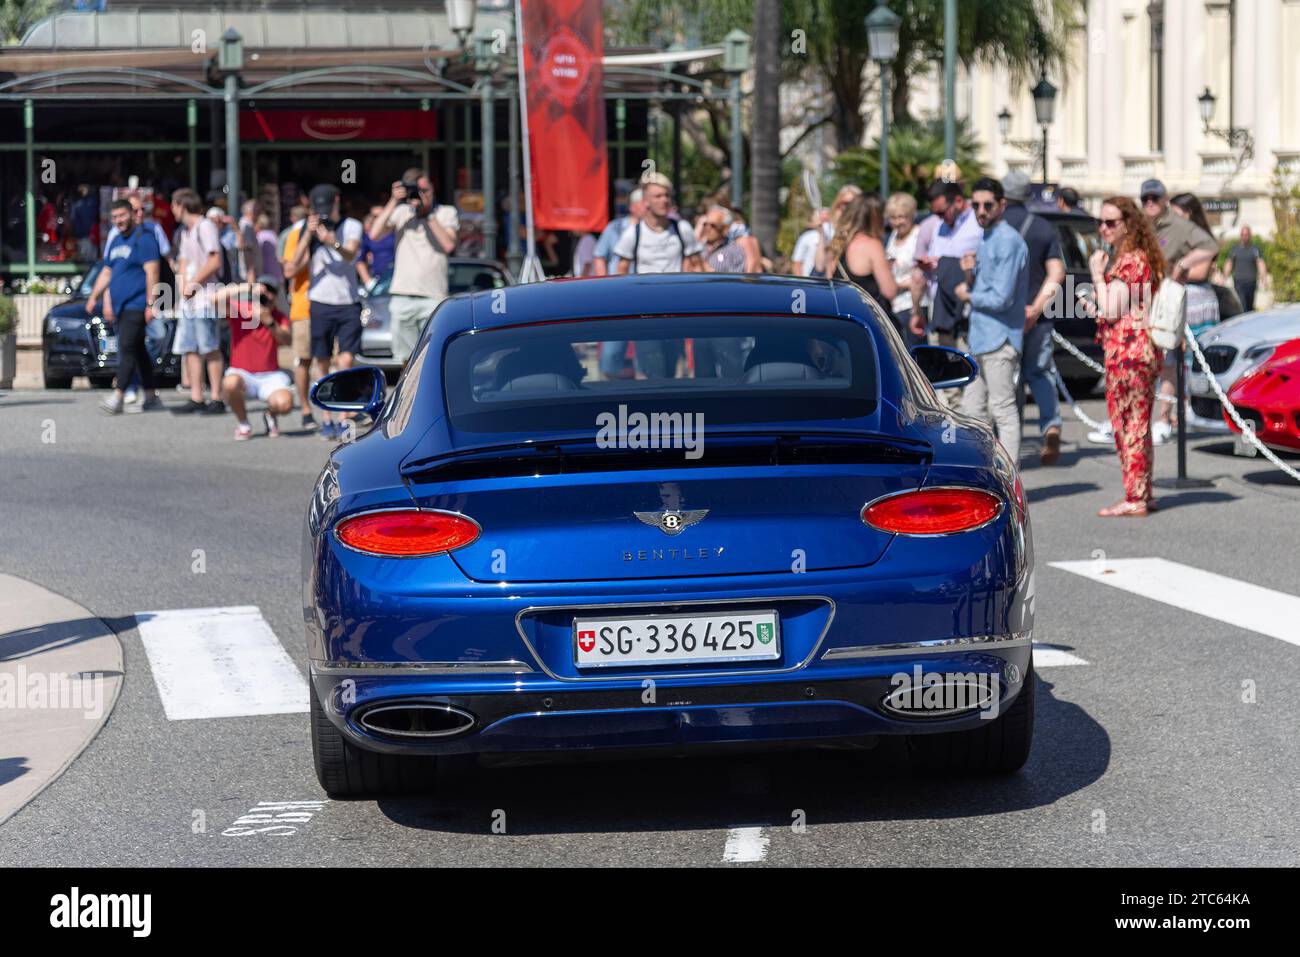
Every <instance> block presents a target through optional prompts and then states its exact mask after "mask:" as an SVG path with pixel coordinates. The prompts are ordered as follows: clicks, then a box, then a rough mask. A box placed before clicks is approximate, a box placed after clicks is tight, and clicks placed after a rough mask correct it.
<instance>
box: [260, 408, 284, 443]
mask: <svg viewBox="0 0 1300 957" xmlns="http://www.w3.org/2000/svg"><path fill="white" fill-rule="evenodd" d="M262 424H263V425H264V426H266V437H267V438H268V439H278V438H279V437H280V423H279V422H277V421H275V416H273V415H272V414H271V413H270V412H263V413H262Z"/></svg>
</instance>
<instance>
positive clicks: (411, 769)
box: [311, 687, 438, 798]
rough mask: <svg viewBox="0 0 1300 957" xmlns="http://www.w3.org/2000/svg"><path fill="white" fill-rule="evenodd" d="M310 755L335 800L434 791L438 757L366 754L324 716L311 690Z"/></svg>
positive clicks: (327, 792) (318, 773)
mask: <svg viewBox="0 0 1300 957" xmlns="http://www.w3.org/2000/svg"><path fill="white" fill-rule="evenodd" d="M311 752H312V760H313V761H314V763H315V765H316V777H317V779H318V780H319V781H320V785H321V787H323V788H324V789H325V793H326V794H328V795H329V796H330V797H332V798H368V797H379V796H381V795H394V794H417V793H420V792H422V791H431V790H432V789H433V785H434V780H435V777H436V775H437V770H438V764H437V759H436V758H430V757H408V756H405V755H396V754H379V753H377V752H374V751H365V750H363V749H361V748H358V747H357V746H356V745H354V744H352V743H351V742H350V741H348V739H347V738H345V737H344V736H343V732H341V731H340V730H339V729H338V728H336V727H334V725H333V723H332V722H331V721H330V719H329V718H328V717H326V715H325V709H324V707H323V706H322V705H321V703H320V699H319V698H317V697H316V689H315V687H313V688H312V689H311Z"/></svg>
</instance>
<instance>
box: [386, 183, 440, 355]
mask: <svg viewBox="0 0 1300 957" xmlns="http://www.w3.org/2000/svg"><path fill="white" fill-rule="evenodd" d="M459 229H460V220H459V218H458V216H457V214H456V207H454V206H439V205H438V204H437V202H436V201H435V199H434V195H433V183H432V182H430V180H429V176H428V174H427V173H425V172H424V170H421V169H408V170H407V171H406V172H405V173H403V174H402V178H401V180H400V181H399V182H396V183H394V184H393V192H392V195H391V196H390V197H389V199H388V204H387V205H386V206H385V207H384V208H383V209H382V210H381V211H380V213H379V215H378V216H376V217H375V221H374V223H373V224H372V225H371V227H370V238H371V239H372V240H373V241H375V242H378V241H379V240H381V239H383V238H384V237H385V236H387V235H388V234H389V233H390V232H391V233H395V234H396V236H397V248H396V250H395V252H394V259H393V281H392V283H391V284H390V286H389V292H390V299H389V306H388V311H389V315H390V316H391V321H392V335H393V358H394V359H398V360H400V361H401V362H403V363H404V362H406V361H407V360H408V359H409V358H410V357H411V351H412V350H413V349H414V348H415V343H416V342H417V341H418V340H419V338H420V333H421V332H422V331H423V330H424V324H425V323H426V322H427V321H428V319H429V316H430V315H432V314H433V310H434V309H436V308H437V307H438V303H440V302H442V300H444V299H446V298H447V271H448V258H447V257H448V256H450V255H451V253H453V252H454V251H455V249H456V234H457V232H458V231H459Z"/></svg>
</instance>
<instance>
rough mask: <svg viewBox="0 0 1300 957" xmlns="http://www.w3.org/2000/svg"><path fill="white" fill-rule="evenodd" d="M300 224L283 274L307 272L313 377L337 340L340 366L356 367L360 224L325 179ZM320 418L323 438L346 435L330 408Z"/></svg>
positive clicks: (324, 371) (322, 370)
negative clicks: (345, 210) (345, 213)
mask: <svg viewBox="0 0 1300 957" xmlns="http://www.w3.org/2000/svg"><path fill="white" fill-rule="evenodd" d="M302 228H303V234H302V235H300V236H299V237H298V244H297V246H296V248H295V249H294V254H293V260H292V262H291V263H290V267H289V268H286V270H285V275H286V276H289V277H293V276H295V275H297V274H298V272H299V271H300V270H302V269H306V270H308V274H309V276H310V278H309V280H308V285H307V301H308V303H309V309H310V313H311V319H310V321H311V358H312V366H313V371H314V373H315V376H316V378H317V379H320V378H323V377H324V376H327V375H329V371H330V356H331V355H332V354H333V352H334V346H335V343H336V342H337V344H338V367H339V368H340V369H350V368H352V356H353V355H354V354H355V353H356V352H358V351H360V349H361V294H360V288H359V287H358V285H357V262H356V260H357V253H358V251H359V250H360V249H361V224H360V223H359V222H357V221H356V220H355V219H351V218H348V219H343V218H342V217H341V215H340V204H339V191H338V188H337V187H335V186H331V185H330V184H329V183H321V184H320V185H319V186H316V187H314V188H313V189H312V191H311V212H310V213H309V214H308V216H307V221H306V225H305V226H303V227H302ZM304 239H306V240H307V241H306V242H304V241H303V240H304ZM304 411H305V410H304ZM321 418H322V419H323V422H322V423H321V427H320V437H321V438H322V439H326V440H336V439H340V438H342V437H343V425H342V423H336V422H334V421H333V420H332V419H331V418H330V414H329V413H328V412H326V413H325V414H324V415H323V416H322V417H321Z"/></svg>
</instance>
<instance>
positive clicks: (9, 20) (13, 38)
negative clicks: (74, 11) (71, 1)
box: [0, 0, 63, 46]
mask: <svg viewBox="0 0 1300 957" xmlns="http://www.w3.org/2000/svg"><path fill="white" fill-rule="evenodd" d="M60 6H63V4H61V3H59V2H58V0H4V2H3V3H0V44H3V45H4V46H13V45H14V44H16V43H21V42H22V39H23V37H24V36H26V35H27V31H28V30H30V29H31V28H32V27H33V26H34V25H35V24H36V23H38V22H40V21H41V20H44V19H45V18H46V17H48V16H49V15H50V14H52V13H54V12H55V10H57V9H58V8H59V7H60Z"/></svg>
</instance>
